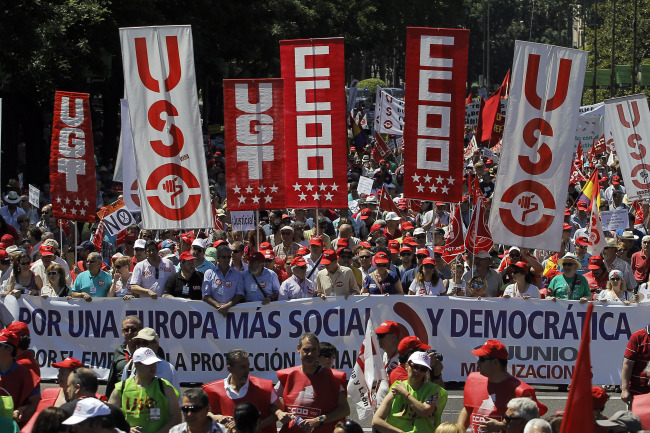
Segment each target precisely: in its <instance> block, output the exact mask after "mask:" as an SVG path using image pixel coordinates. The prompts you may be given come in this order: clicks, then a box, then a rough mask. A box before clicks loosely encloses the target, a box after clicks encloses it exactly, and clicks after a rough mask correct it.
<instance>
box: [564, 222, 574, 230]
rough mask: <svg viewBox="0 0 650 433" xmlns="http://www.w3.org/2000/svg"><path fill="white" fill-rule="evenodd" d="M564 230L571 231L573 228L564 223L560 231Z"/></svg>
mask: <svg viewBox="0 0 650 433" xmlns="http://www.w3.org/2000/svg"><path fill="white" fill-rule="evenodd" d="M564 230H573V226H572V225H571V224H567V223H564V224H563V225H562V231H564Z"/></svg>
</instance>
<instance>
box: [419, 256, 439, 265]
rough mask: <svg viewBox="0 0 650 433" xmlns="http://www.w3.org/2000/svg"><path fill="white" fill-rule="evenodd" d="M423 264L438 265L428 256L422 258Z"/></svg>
mask: <svg viewBox="0 0 650 433" xmlns="http://www.w3.org/2000/svg"><path fill="white" fill-rule="evenodd" d="M422 265H434V266H435V265H436V261H435V260H434V259H432V258H431V257H426V258H425V259H424V260H422Z"/></svg>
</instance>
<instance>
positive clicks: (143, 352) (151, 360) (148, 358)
mask: <svg viewBox="0 0 650 433" xmlns="http://www.w3.org/2000/svg"><path fill="white" fill-rule="evenodd" d="M139 334H140V333H139V332H138V335H139ZM133 362H139V363H141V364H144V365H151V364H155V363H156V362H160V358H158V357H157V356H156V354H155V353H154V351H153V350H151V349H150V348H149V347H141V348H139V349H138V350H136V351H135V353H133Z"/></svg>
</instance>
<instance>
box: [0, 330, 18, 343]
mask: <svg viewBox="0 0 650 433" xmlns="http://www.w3.org/2000/svg"><path fill="white" fill-rule="evenodd" d="M18 341H19V340H18V336H17V335H16V334H15V333H13V332H11V331H10V330H8V329H3V330H2V331H0V343H7V344H10V345H12V346H14V347H18Z"/></svg>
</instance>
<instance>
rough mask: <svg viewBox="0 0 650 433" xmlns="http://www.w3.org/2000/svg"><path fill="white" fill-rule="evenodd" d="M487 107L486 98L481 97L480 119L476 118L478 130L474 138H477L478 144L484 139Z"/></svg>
mask: <svg viewBox="0 0 650 433" xmlns="http://www.w3.org/2000/svg"><path fill="white" fill-rule="evenodd" d="M484 109H485V99H483V98H481V100H480V101H479V104H478V119H477V120H476V132H475V133H474V138H475V139H476V144H477V145H478V143H481V142H482V141H483V140H482V139H481V137H483V110H484Z"/></svg>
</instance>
